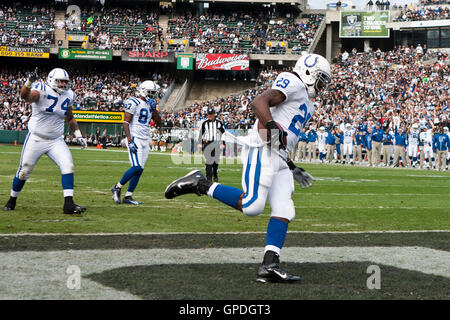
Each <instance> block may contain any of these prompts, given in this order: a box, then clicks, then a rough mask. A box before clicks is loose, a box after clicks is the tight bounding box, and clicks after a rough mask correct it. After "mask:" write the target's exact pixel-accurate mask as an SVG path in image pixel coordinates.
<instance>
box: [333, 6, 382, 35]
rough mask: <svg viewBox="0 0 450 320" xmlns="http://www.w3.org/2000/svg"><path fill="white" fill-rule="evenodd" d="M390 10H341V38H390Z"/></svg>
mask: <svg viewBox="0 0 450 320" xmlns="http://www.w3.org/2000/svg"><path fill="white" fill-rule="evenodd" d="M388 22H389V11H370V12H362V11H341V19H340V23H339V37H340V38H389V28H387V27H386V24H387V23H388Z"/></svg>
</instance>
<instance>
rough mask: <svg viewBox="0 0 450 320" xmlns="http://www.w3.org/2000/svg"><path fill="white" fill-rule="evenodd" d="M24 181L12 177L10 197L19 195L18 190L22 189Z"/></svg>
mask: <svg viewBox="0 0 450 320" xmlns="http://www.w3.org/2000/svg"><path fill="white" fill-rule="evenodd" d="M25 182H26V180H20V179H19V178H18V177H14V179H13V183H12V188H11V194H10V195H11V197H14V198H17V197H18V196H19V193H20V191H22V188H23V186H24V185H25Z"/></svg>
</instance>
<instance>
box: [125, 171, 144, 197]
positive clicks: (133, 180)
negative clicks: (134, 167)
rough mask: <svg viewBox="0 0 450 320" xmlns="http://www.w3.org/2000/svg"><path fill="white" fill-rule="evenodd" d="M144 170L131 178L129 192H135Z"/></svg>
mask: <svg viewBox="0 0 450 320" xmlns="http://www.w3.org/2000/svg"><path fill="white" fill-rule="evenodd" d="M143 171H144V170H140V171H136V173H135V175H134V176H132V177H131V179H130V184H129V185H128V192H133V191H134V189H136V186H137V184H138V182H139V178H140V177H141V175H142V172H143Z"/></svg>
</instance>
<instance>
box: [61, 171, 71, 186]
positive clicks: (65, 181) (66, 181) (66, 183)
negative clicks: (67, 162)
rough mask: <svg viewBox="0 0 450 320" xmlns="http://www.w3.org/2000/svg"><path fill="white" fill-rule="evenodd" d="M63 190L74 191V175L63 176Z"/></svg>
mask: <svg viewBox="0 0 450 320" xmlns="http://www.w3.org/2000/svg"><path fill="white" fill-rule="evenodd" d="M61 183H62V187H63V189H73V173H69V174H63V175H62V176H61Z"/></svg>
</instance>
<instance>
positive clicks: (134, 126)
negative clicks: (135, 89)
mask: <svg viewBox="0 0 450 320" xmlns="http://www.w3.org/2000/svg"><path fill="white" fill-rule="evenodd" d="M124 107H125V112H127V113H131V114H132V115H133V120H132V121H131V123H130V133H131V136H133V137H136V138H139V139H144V140H148V139H150V119H151V118H152V114H153V109H154V108H156V101H155V100H153V99H149V100H148V102H145V101H143V100H141V99H139V98H135V97H130V98H128V99H127V100H126V101H125V103H124Z"/></svg>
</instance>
